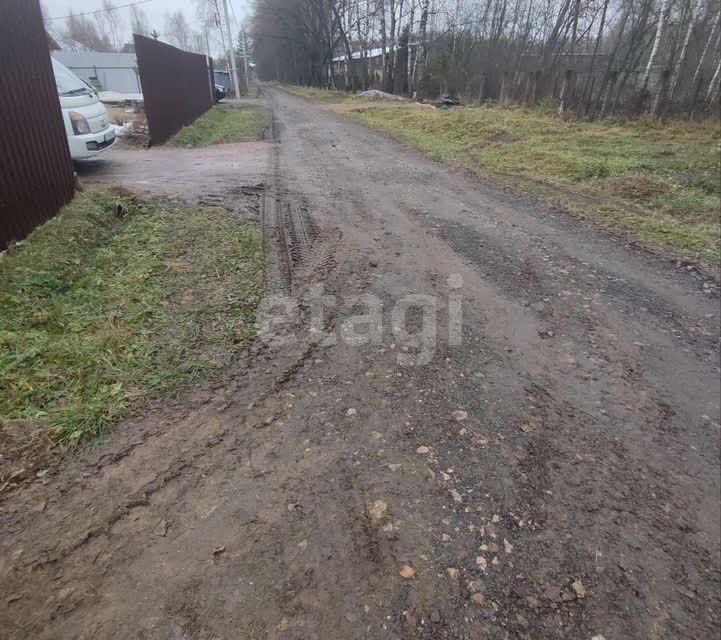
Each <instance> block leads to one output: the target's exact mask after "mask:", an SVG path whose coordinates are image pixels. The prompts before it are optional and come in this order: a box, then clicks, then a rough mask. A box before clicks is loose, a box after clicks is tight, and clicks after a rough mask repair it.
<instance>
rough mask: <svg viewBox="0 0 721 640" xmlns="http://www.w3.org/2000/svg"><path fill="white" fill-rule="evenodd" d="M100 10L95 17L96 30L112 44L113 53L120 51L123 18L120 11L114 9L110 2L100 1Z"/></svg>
mask: <svg viewBox="0 0 721 640" xmlns="http://www.w3.org/2000/svg"><path fill="white" fill-rule="evenodd" d="M101 7H102V10H101V11H99V12H98V13H96V14H94V15H95V21H96V23H97V25H98V30H99V31H100V33H102V34H103V35H104V36H106V37H107V38H108V39H109V40H110V42H111V43H112V48H113V50H115V51H120V49H121V48H122V46H123V40H122V38H123V26H124V23H123V18H122V16H121V15H120V11H119V10H118V9H117V8H116V7H115V5H114V4H113V2H112V0H102V3H101Z"/></svg>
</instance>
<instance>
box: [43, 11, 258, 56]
mask: <svg viewBox="0 0 721 640" xmlns="http://www.w3.org/2000/svg"><path fill="white" fill-rule="evenodd" d="M134 1H136V0H113V4H115V5H124V4H130V3H131V2H134ZM41 4H42V5H43V7H44V10H45V17H46V18H58V17H63V16H67V15H68V14H69V13H70V12H71V11H72V12H73V13H76V14H78V13H83V12H85V11H94V10H96V9H100V7H101V4H102V3H101V0H41ZM218 5H219V6H221V7H222V4H221V2H220V0H218ZM228 6H229V10H230V7H231V6H232V8H233V11H234V12H235V17H236V18H237V20H238V22H240V21H242V20H243V18H244V16H245V15H246V12H247V7H248V6H249V2H248V0H228ZM138 8H139V9H142V10H143V11H144V12H145V14H146V15H147V16H148V21H149V23H150V26H151V28H152V29H157V30H158V32H159V33H160V34H161V40H163V39H164V38H163V29H164V22H165V21H164V16H165V14H166V13H167V12H169V11H176V10H178V9H182V11H183V13H184V14H185V17H186V18H187V20H188V22H189V23H190V25H191V26H192V27H193V28H197V27H198V25H197V24H196V19H195V3H194V2H193V0H149V2H144V3H143V4H139V5H138ZM118 12H119V13H120V15H121V16H122V18H123V22H124V26H125V40H126V41H130V39H131V35H130V8H129V7H128V8H124V9H118ZM89 17H91V18H92V17H94V16H89ZM230 20H231V29H232V30H233V31H235V24H234V22H233V14H232V13H231V16H230ZM62 23H63V21H62V20H52V21H50V24H51V25H52V26H53V27H59V26H61V25H62ZM211 46H212V45H211Z"/></svg>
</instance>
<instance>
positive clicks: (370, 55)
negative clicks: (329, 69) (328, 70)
mask: <svg viewBox="0 0 721 640" xmlns="http://www.w3.org/2000/svg"><path fill="white" fill-rule="evenodd" d="M389 53H390V49H389ZM351 55H352V57H353V60H364V61H365V63H366V64H367V65H368V75H369V76H370V77H371V79H372V82H374V83H380V82H382V80H383V49H382V48H381V47H378V48H376V49H366V50H365V51H354V52H353V53H352V54H351ZM347 63H348V61H347V59H346V56H345V55H342V56H336V57H335V58H333V70H334V71H335V73H336V74H341V73H345V71H346V65H347Z"/></svg>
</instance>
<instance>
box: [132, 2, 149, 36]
mask: <svg viewBox="0 0 721 640" xmlns="http://www.w3.org/2000/svg"><path fill="white" fill-rule="evenodd" d="M130 30H131V31H132V32H133V33H137V34H139V35H141V36H148V35H150V31H151V29H150V24H149V23H148V16H147V15H145V11H143V10H142V9H141V8H140V7H138V6H137V5H132V6H131V7H130Z"/></svg>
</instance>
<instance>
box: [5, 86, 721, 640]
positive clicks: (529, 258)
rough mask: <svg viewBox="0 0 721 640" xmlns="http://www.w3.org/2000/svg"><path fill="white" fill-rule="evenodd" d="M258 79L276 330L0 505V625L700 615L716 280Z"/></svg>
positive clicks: (378, 625)
mask: <svg viewBox="0 0 721 640" xmlns="http://www.w3.org/2000/svg"><path fill="white" fill-rule="evenodd" d="M266 94H267V100H268V102H269V104H270V106H271V107H272V109H273V114H274V132H273V133H274V138H273V142H272V143H268V147H269V148H270V149H271V150H272V152H271V153H269V154H268V157H269V158H270V160H269V161H268V163H267V165H266V166H265V168H264V172H265V183H266V185H267V187H268V191H267V193H268V195H267V197H266V199H265V207H264V211H263V219H264V224H265V226H266V231H267V234H268V235H267V238H268V241H267V242H268V250H269V256H270V264H269V271H268V288H269V291H270V292H272V293H275V294H282V295H285V296H291V297H292V298H293V299H295V300H298V301H299V304H298V306H297V309H296V311H295V312H293V313H291V314H290V315H289V319H288V320H287V321H286V323H285V325H284V326H282V327H281V326H277V327H276V328H275V329H274V330H273V334H274V335H275V336H276V337H285V338H291V337H292V338H294V339H293V340H286V341H285V342H286V343H287V344H284V345H278V344H266V343H264V342H263V341H258V343H257V346H256V347H255V348H254V349H253V350H252V351H251V353H249V354H248V356H247V358H246V359H245V361H244V362H242V363H241V365H240V366H239V367H238V368H237V370H235V371H233V372H232V373H231V375H230V376H229V377H228V379H227V380H224V381H223V382H222V383H217V382H216V383H213V384H210V383H209V384H208V385H201V386H197V387H194V388H192V389H191V390H189V391H188V392H187V393H183V394H179V395H178V396H176V397H173V398H170V399H164V400H162V401H160V402H158V403H156V404H155V405H154V406H153V407H151V410H149V411H148V413H147V415H145V416H141V417H138V418H136V419H135V420H132V421H128V422H127V423H125V424H122V425H120V426H119V427H118V428H117V429H115V430H114V431H113V432H112V433H110V434H109V435H108V436H107V438H106V439H105V441H104V442H103V443H101V444H100V445H97V446H95V447H92V448H89V449H87V450H85V451H83V452H81V454H79V455H77V456H76V457H74V458H73V459H72V460H70V461H68V462H67V463H66V464H65V465H64V466H63V467H62V468H61V469H60V470H59V471H58V472H57V473H56V474H55V475H53V476H52V477H51V478H44V479H42V481H41V480H39V481H38V482H37V483H35V484H33V485H31V486H28V487H25V488H24V489H22V490H20V491H18V492H17V493H15V494H14V495H12V496H11V497H10V498H9V499H7V500H6V501H5V503H4V505H3V507H2V509H3V510H2V514H0V518H1V520H0V525H1V526H2V531H3V535H2V538H1V539H0V552H1V553H0V556H1V560H0V577H1V578H0V596H1V597H2V602H3V607H2V611H1V612H0V625H1V628H2V629H3V632H2V637H3V638H5V637H7V638H32V639H33V640H35V639H43V638H48V639H49V638H53V639H57V638H73V639H76V638H87V639H89V638H123V639H127V638H143V639H170V638H173V639H176V638H184V639H193V640H201V639H202V640H206V639H220V638H222V639H235V638H238V639H240V638H274V639H275V638H277V639H300V638H302V639H307V640H310V639H322V640H335V639H353V638H359V639H360V638H363V639H370V638H378V639H381V638H383V639H387V638H468V639H476V638H478V639H480V638H529V639H530V638H533V639H536V638H569V639H570V638H573V639H574V640H578V639H584V638H585V639H588V640H591V638H594V637H601V636H602V637H604V638H606V639H607V640H615V639H621V638H698V639H701V638H710V637H714V636H715V635H716V633H717V631H718V627H719V614H718V604H719V601H718V600H719V586H720V581H719V580H720V578H719V521H720V518H721V514H720V512H719V497H720V495H719V494H720V490H721V488H720V480H719V437H720V432H719V360H718V355H719V354H718V332H719V308H718V306H719V302H718V297H717V294H716V293H715V289H714V288H713V286H711V287H709V285H708V283H707V286H706V288H704V281H703V279H702V278H701V277H700V276H699V275H697V274H696V273H695V272H694V271H693V270H689V269H686V268H685V267H678V266H676V265H674V264H672V263H668V262H663V261H661V260H660V259H657V258H653V257H649V256H647V255H642V254H640V253H638V252H637V251H635V250H633V249H629V248H625V247H624V246H623V244H622V243H619V242H618V240H612V239H610V238H608V237H605V236H603V235H602V234H600V233H597V232H596V231H594V230H593V229H592V228H590V227H589V226H587V225H585V224H580V223H578V222H576V221H574V220H573V219H571V218H568V217H567V216H565V215H564V214H562V213H559V212H556V211H550V210H547V209H545V208H544V207H543V206H541V205H539V204H538V203H535V202H532V201H530V200H527V199H524V198H522V197H519V196H518V195H515V194H512V193H508V192H504V191H502V190H499V189H498V188H496V187H494V186H493V185H491V184H484V183H481V182H479V181H478V180H477V179H475V178H473V177H469V176H467V175H465V174H463V173H462V172H459V171H457V170H454V169H450V168H446V167H443V166H440V165H438V164H435V163H433V162H430V161H428V160H426V159H424V158H423V157H421V156H419V155H417V154H416V153H414V152H412V151H409V150H407V149H405V148H403V147H400V146H398V145H396V144H394V143H392V142H389V141H387V140H385V139H384V138H382V137H381V136H379V135H377V134H375V133H371V132H369V131H367V130H366V129H364V128H363V127H361V126H360V125H356V124H353V123H351V122H349V121H347V120H344V119H342V118H340V117H338V116H337V115H334V114H332V113H329V112H327V111H323V110H321V109H319V108H318V107H317V106H315V105H312V104H310V103H308V102H305V101H303V100H302V99H299V98H296V97H292V96H289V95H286V94H284V93H282V92H280V91H277V90H270V89H268V90H266ZM129 153H131V152H129ZM144 153H145V152H144ZM148 153H152V152H148ZM177 153H178V154H183V153H185V151H184V150H180V151H178V152H177ZM238 153H239V154H242V145H240V146H239V147H238ZM260 155H262V154H260ZM151 157H152V156H151ZM180 157H181V156H180V155H179V158H180ZM182 157H184V158H186V159H187V157H188V156H182ZM170 161H171V162H172V159H171V160H170ZM179 162H181V160H179ZM249 171H250V170H249ZM250 174H252V176H253V177H252V179H249V178H246V177H245V176H244V175H243V173H242V170H239V173H238V175H237V178H236V180H235V182H236V183H237V184H238V185H242V184H246V183H249V182H254V181H255V179H256V177H257V176H256V175H255V174H256V171H255V170H253V171H250ZM124 180H128V177H127V175H126V176H125V178H124ZM220 192H222V194H224V197H225V198H226V199H232V198H233V197H234V196H233V194H234V193H235V194H237V193H238V192H237V191H233V189H232V188H229V189H220ZM202 195H203V194H202V193H198V194H196V197H199V198H200V197H202ZM229 205H232V203H231V202H229ZM321 288H322V291H321ZM321 294H323V295H325V296H334V297H335V299H334V300H333V299H331V298H326V299H325V300H324V303H325V313H324V314H323V317H322V318H321V317H319V311H318V306H319V303H318V297H319V296H320V295H321ZM411 295H422V296H427V297H426V298H422V299H420V298H409V297H408V296H411ZM357 296H366V297H364V298H361V300H360V301H358V300H357V299H356V300H354V299H353V297H357ZM459 299H460V303H459ZM375 301H378V302H377V303H376V302H375ZM333 302H334V303H335V304H332V303H333ZM373 304H378V305H380V306H381V311H380V313H381V318H382V335H381V336H380V339H379V340H377V341H376V342H366V343H365V344H363V343H362V342H363V341H362V340H353V339H352V335H351V334H352V327H350V325H349V324H348V323H349V320H351V318H352V317H353V316H357V315H358V314H360V313H362V312H364V313H366V314H368V313H369V312H368V309H369V308H374V307H373V306H372V305H373ZM404 304H405V305H406V310H407V311H408V313H407V315H406V318H407V320H408V322H407V327H408V332H410V333H412V334H414V335H404V332H403V331H396V332H394V327H396V328H398V329H402V328H403V327H402V326H401V325H402V324H403V317H402V315H399V314H400V312H399V309H400V310H403V308H404V307H403V305H404ZM433 304H435V305H436V311H437V313H436V314H435V316H434V315H433V314H431V313H430V311H429V310H430V309H431V307H432V305H433ZM459 304H461V306H462V333H461V339H460V344H457V342H459V340H458V339H457V337H458V331H457V329H458V327H457V324H456V320H457V313H456V311H457V309H458V305H459ZM368 305H371V306H370V307H369V306H368ZM419 305H425V306H423V310H422V309H421V307H420V306H419ZM394 309H395V313H394ZM364 310H365V311H364ZM432 317H437V336H436V339H433V335H432V332H431V331H430V327H431V318H432ZM356 320H357V319H356ZM374 326H375V325H374V324H373V323H371V325H369V326H366V329H369V328H370V329H369V330H370V331H371V334H372V330H373V328H374ZM358 332H360V329H358ZM419 335H423V336H425V337H426V340H425V342H423V343H419V339H418V336H419ZM331 336H334V338H333V337H331ZM414 336H415V337H414ZM359 343H360V344H359ZM424 357H425V359H426V360H429V362H426V363H425V364H419V363H418V361H422V360H423V359H424ZM409 361H411V362H409Z"/></svg>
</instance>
